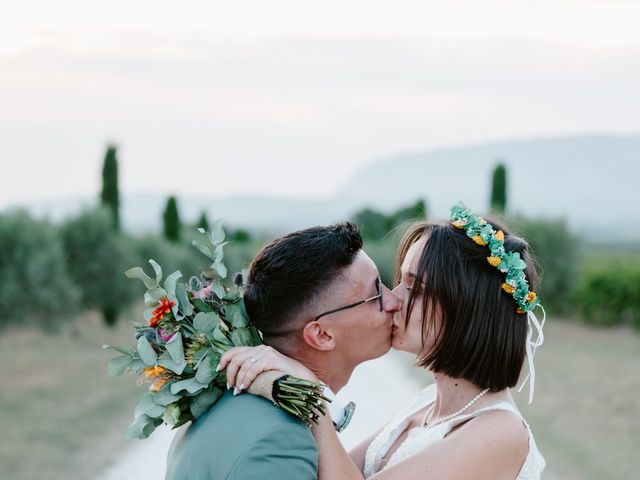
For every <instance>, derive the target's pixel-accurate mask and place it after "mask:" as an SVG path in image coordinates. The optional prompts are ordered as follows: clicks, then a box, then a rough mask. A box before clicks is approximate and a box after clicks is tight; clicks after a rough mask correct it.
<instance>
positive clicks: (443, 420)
mask: <svg viewBox="0 0 640 480" xmlns="http://www.w3.org/2000/svg"><path fill="white" fill-rule="evenodd" d="M488 391H489V389H488V388H485V389H484V390H483V391H481V392H480V393H479V394H478V395H476V396H475V397H473V398H472V399H471V401H470V402H469V403H467V404H466V405H465V406H464V407H462V408H461V409H460V410H458V411H457V412H453V413H452V414H451V415H447V416H446V417H442V418H441V419H439V420H437V421H436V422H434V423H432V424H431V425H429V427H433V426H435V425H438V424H440V423H442V422H446V421H447V420H451V419H452V418H454V417H457V416H458V415H460V414H462V413H464V412H465V411H466V410H467V409H469V407H471V405H473V404H474V403H476V402H477V401H478V400H479V399H480V397H482V396H483V395H484V394H485V393H487V392H488ZM428 416H429V412H427V413H425V414H424V418H423V419H422V428H425V427H426V426H427V417H428Z"/></svg>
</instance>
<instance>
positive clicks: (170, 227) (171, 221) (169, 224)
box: [162, 195, 180, 243]
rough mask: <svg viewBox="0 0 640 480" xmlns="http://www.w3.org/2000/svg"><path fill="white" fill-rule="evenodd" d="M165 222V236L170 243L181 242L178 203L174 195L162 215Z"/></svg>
mask: <svg viewBox="0 0 640 480" xmlns="http://www.w3.org/2000/svg"><path fill="white" fill-rule="evenodd" d="M162 218H163V220H164V236H165V237H166V239H167V240H169V241H170V242H174V243H177V242H179V241H180V215H179V213H178V202H177V201H176V197H174V196H173V195H172V196H170V197H169V199H168V200H167V206H166V207H165V209H164V213H163V214H162Z"/></svg>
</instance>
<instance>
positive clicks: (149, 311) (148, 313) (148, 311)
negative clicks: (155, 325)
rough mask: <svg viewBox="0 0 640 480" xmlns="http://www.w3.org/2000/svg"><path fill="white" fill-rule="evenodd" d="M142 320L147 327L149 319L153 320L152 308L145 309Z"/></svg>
mask: <svg viewBox="0 0 640 480" xmlns="http://www.w3.org/2000/svg"><path fill="white" fill-rule="evenodd" d="M142 318H144V320H145V322H146V324H147V325H149V322H150V321H151V318H153V308H145V309H144V311H143V312H142Z"/></svg>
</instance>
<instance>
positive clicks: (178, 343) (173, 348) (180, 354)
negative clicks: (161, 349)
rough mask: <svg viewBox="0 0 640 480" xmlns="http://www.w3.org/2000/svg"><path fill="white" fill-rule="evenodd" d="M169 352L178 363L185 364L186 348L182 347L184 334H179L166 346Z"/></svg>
mask: <svg viewBox="0 0 640 480" xmlns="http://www.w3.org/2000/svg"><path fill="white" fill-rule="evenodd" d="M164 346H165V348H166V349H167V352H169V355H171V358H172V359H173V361H174V362H176V363H182V362H184V347H183V345H182V333H180V332H177V333H175V334H174V335H173V337H171V339H170V340H169V341H168V342H167V343H165V344H164Z"/></svg>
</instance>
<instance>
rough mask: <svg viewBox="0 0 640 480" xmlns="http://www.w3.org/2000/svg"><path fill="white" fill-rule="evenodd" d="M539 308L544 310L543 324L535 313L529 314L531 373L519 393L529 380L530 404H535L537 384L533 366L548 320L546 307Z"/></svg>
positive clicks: (528, 340)
mask: <svg viewBox="0 0 640 480" xmlns="http://www.w3.org/2000/svg"><path fill="white" fill-rule="evenodd" d="M538 307H540V308H541V309H542V322H540V321H538V317H536V315H535V313H533V312H532V311H531V312H527V323H528V332H527V363H528V365H529V373H528V374H527V376H526V377H525V379H524V380H522V383H521V384H520V387H518V392H521V391H522V389H523V388H524V385H525V384H526V383H527V380H529V403H531V402H533V389H534V386H535V382H536V369H535V366H534V365H533V356H534V355H535V353H536V349H537V348H538V347H539V346H540V345H542V343H543V342H544V333H543V332H542V328H543V327H544V322H545V320H546V319H547V313H546V312H545V311H544V307H543V306H542V305H540V304H538ZM534 329H535V330H536V333H537V337H536V338H535V340H534V339H533V330H534Z"/></svg>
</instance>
